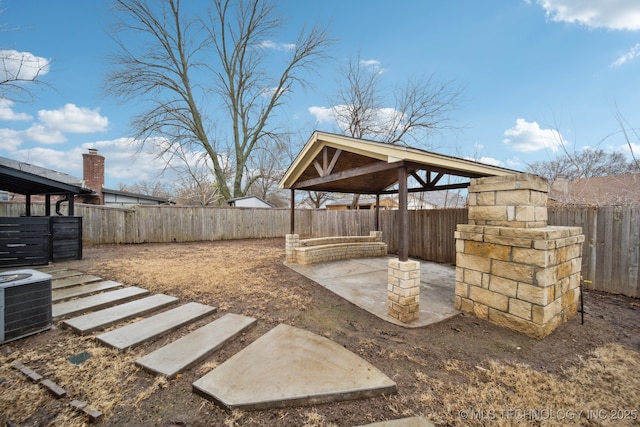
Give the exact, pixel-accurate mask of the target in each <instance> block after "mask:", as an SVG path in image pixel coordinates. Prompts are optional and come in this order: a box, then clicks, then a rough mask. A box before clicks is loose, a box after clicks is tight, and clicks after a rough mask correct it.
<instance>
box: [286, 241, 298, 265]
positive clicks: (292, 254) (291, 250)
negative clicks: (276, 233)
mask: <svg viewBox="0 0 640 427" xmlns="http://www.w3.org/2000/svg"><path fill="white" fill-rule="evenodd" d="M299 246H300V235H299V234H287V235H285V256H286V258H285V259H286V261H287V262H296V248H297V247H299Z"/></svg>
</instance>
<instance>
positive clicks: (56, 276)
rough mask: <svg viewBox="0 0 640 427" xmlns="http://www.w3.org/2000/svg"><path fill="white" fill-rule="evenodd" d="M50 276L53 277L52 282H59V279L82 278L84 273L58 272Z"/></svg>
mask: <svg viewBox="0 0 640 427" xmlns="http://www.w3.org/2000/svg"><path fill="white" fill-rule="evenodd" d="M38 270H39V269H38ZM48 274H50V275H51V279H52V280H58V279H65V278H67V277H72V276H81V275H83V274H84V273H82V272H80V271H75V270H56V271H52V272H51V273H48Z"/></svg>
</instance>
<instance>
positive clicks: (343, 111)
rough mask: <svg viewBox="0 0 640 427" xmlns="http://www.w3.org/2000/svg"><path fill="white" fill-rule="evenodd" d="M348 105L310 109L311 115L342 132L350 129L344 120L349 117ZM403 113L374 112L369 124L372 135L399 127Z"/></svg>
mask: <svg viewBox="0 0 640 427" xmlns="http://www.w3.org/2000/svg"><path fill="white" fill-rule="evenodd" d="M349 109H350V108H349V106H348V105H336V106H333V107H330V108H327V107H315V106H314V107H309V113H310V114H311V115H312V116H314V117H315V119H316V122H318V123H331V122H333V123H335V124H336V125H337V126H338V127H339V128H340V129H342V131H343V132H344V131H346V130H347V129H348V128H349V124H348V123H345V122H344V118H345V117H348V116H349ZM402 117H403V116H402V113H401V112H399V111H398V110H396V109H394V108H379V109H377V110H375V111H372V112H371V114H370V117H369V119H367V120H368V123H367V127H368V128H369V129H371V130H372V133H380V134H382V133H384V131H385V129H389V128H392V127H395V126H397V124H398V123H399V122H400V121H401V120H402Z"/></svg>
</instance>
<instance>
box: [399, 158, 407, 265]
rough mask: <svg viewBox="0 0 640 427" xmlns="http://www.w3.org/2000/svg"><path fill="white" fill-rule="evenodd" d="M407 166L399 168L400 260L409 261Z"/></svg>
mask: <svg viewBox="0 0 640 427" xmlns="http://www.w3.org/2000/svg"><path fill="white" fill-rule="evenodd" d="M407 195H408V188H407V166H406V165H404V164H403V165H402V166H400V167H399V168H398V204H399V206H398V216H399V218H398V259H400V261H407V260H408V259H409V211H408V209H407V199H408V197H407Z"/></svg>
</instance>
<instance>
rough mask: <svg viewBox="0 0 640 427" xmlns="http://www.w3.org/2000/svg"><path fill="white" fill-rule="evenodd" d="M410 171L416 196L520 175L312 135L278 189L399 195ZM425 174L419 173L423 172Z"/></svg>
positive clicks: (424, 153)
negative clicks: (450, 179)
mask: <svg viewBox="0 0 640 427" xmlns="http://www.w3.org/2000/svg"><path fill="white" fill-rule="evenodd" d="M401 167H403V168H406V171H407V173H408V174H409V175H410V176H412V177H413V178H414V179H415V181H416V182H418V187H414V188H410V189H409V190H408V191H409V192H414V191H435V190H445V189H452V188H465V187H467V186H468V185H469V182H463V183H460V182H458V183H455V184H441V181H442V178H443V176H444V175H453V176H458V177H466V178H480V177H485V176H497V175H509V174H514V173H519V172H518V171H515V170H511V169H505V168H501V167H497V166H492V165H487V164H483V163H478V162H474V161H472V160H467V159H462V158H458V157H452V156H446V155H443V154H437V153H433V152H430V151H425V150H420V149H417V148H411V147H406V146H401V145H392V144H385V143H381V142H374V141H368V140H364V139H358V138H351V137H347V136H342V135H336V134H331V133H326V132H318V131H316V132H314V133H313V135H311V138H310V139H309V141H307V144H306V145H305V146H304V148H303V149H302V151H301V152H300V154H298V157H296V159H295V160H294V162H293V163H292V164H291V166H290V167H289V169H287V172H286V173H285V175H284V177H283V178H282V180H281V181H280V188H289V189H294V190H308V191H329V192H340V193H358V194H390V193H397V192H398V191H397V190H393V189H391V188H392V187H393V186H394V185H395V184H396V183H397V182H398V169H399V168H401ZM423 171H424V173H421V172H423Z"/></svg>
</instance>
